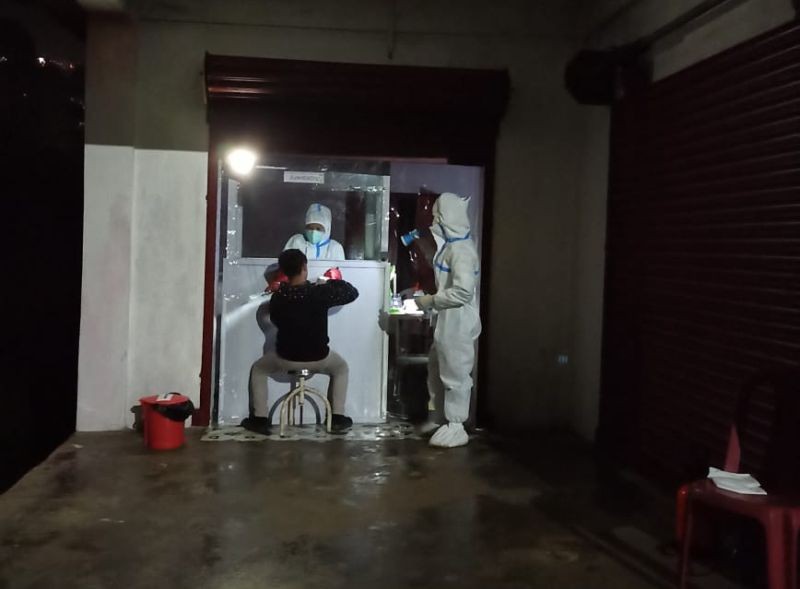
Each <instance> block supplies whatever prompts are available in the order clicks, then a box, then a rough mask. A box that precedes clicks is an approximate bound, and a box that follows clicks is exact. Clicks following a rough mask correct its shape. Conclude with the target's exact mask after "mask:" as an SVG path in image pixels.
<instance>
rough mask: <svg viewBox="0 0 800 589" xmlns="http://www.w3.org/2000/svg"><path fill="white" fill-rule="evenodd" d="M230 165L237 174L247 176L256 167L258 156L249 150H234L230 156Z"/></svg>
mask: <svg viewBox="0 0 800 589" xmlns="http://www.w3.org/2000/svg"><path fill="white" fill-rule="evenodd" d="M228 165H229V166H230V167H231V171H233V172H234V173H235V174H239V175H240V176H246V175H247V174H249V173H250V172H252V171H253V167H254V166H255V165H256V154H255V153H254V152H252V151H250V150H249V149H244V148H238V149H234V150H233V151H231V152H230V153H229V154H228Z"/></svg>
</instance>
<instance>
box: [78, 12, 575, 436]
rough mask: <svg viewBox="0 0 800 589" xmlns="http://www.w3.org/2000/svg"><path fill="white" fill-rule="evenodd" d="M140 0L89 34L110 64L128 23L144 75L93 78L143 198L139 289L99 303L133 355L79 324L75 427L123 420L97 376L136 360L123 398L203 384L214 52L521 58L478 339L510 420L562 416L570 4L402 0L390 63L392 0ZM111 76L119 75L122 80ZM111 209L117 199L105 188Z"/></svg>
mask: <svg viewBox="0 0 800 589" xmlns="http://www.w3.org/2000/svg"><path fill="white" fill-rule="evenodd" d="M133 4H134V6H133V10H132V15H133V16H134V17H135V18H133V19H132V20H131V22H129V23H128V28H129V31H128V33H127V34H126V35H121V34H119V32H118V31H114V30H113V29H114V27H117V26H119V21H116V22H113V21H111V22H106V20H105V18H106V17H100V16H98V17H96V18H95V20H94V26H93V27H92V30H91V31H90V44H89V45H90V53H92V54H93V55H92V56H90V60H92V59H93V60H94V61H95V62H100V63H103V62H104V61H106V59H107V58H106V57H103V56H104V55H105V56H108V55H110V54H113V53H115V52H116V51H117V50H118V49H121V48H122V47H121V45H122V44H124V40H125V39H126V38H135V51H134V53H133V54H132V55H128V56H127V57H126V58H125V59H124V60H123V62H124V63H130V61H131V59H133V60H134V61H135V80H134V81H133V83H131V82H130V81H129V80H128V79H126V77H125V75H124V73H123V74H121V75H120V74H117V73H115V72H109V75H111V76H112V78H111V79H112V82H110V83H109V82H108V79H106V82H105V83H101V82H100V81H98V80H96V81H95V82H96V83H95V84H94V85H90V86H89V88H88V91H89V102H90V105H89V109H90V110H94V111H95V114H96V116H97V118H99V119H102V121H103V123H102V124H97V125H93V126H91V128H90V129H87V135H88V138H87V143H89V144H92V149H94V145H97V144H99V145H101V146H106V145H127V146H130V147H131V148H132V149H133V151H134V158H133V159H134V162H135V165H134V169H135V173H134V176H135V177H134V179H133V188H129V190H128V192H127V193H126V194H129V195H131V196H130V198H131V199H132V201H131V202H130V211H131V212H130V225H129V227H128V231H129V233H130V243H131V250H130V260H129V262H128V266H127V275H126V279H127V280H128V281H129V282H130V300H129V301H127V302H126V301H125V300H123V299H122V298H120V299H119V300H118V301H117V302H116V303H115V304H114V308H113V309H107V310H105V311H104V313H107V314H108V319H109V320H110V321H111V322H113V323H115V324H119V325H122V324H123V323H125V322H126V321H127V324H128V325H129V328H128V331H127V343H128V356H127V364H126V365H125V366H120V365H117V364H108V363H106V362H104V361H101V358H103V357H104V356H103V354H101V353H100V352H104V351H103V350H100V349H99V347H98V345H99V344H100V342H94V341H93V340H92V339H91V337H90V334H89V333H88V332H87V333H86V334H85V336H84V341H83V344H84V345H83V348H82V364H81V367H82V374H83V378H82V380H81V398H82V399H84V400H85V402H84V403H82V405H81V409H80V411H81V413H82V419H81V428H82V429H96V428H107V427H110V426H112V425H116V426H117V427H120V426H123V425H124V420H121V419H120V418H119V410H118V409H115V410H113V411H112V410H111V409H110V406H109V409H108V411H109V415H106V416H103V418H102V419H100V416H99V415H97V412H98V411H100V412H103V411H104V410H103V409H100V408H98V403H100V401H101V399H102V398H104V397H105V396H107V395H111V396H113V397H114V398H115V399H116V398H117V397H118V396H120V395H121V394H122V393H121V392H120V391H119V390H118V389H116V388H115V389H114V390H113V391H112V390H104V389H98V388H97V387H98V386H100V384H101V383H104V382H105V381H107V380H109V379H112V377H113V378H118V374H117V373H118V372H120V371H124V370H127V376H126V377H119V378H118V380H120V382H126V383H127V390H126V391H125V392H124V394H122V396H123V398H124V399H125V401H124V404H126V405H128V406H129V405H131V404H132V403H133V401H134V400H135V398H136V397H138V396H140V395H142V394H146V393H152V392H156V391H160V390H168V389H170V388H180V390H183V391H184V392H186V393H187V394H190V396H192V397H193V398H195V399H197V390H198V386H199V382H198V380H197V374H198V372H199V368H200V337H199V334H200V327H201V323H202V301H203V291H202V284H203V276H202V260H203V255H204V253H203V243H204V233H203V231H204V220H203V215H204V212H205V184H204V182H205V174H206V170H205V166H204V165H203V164H201V160H202V158H203V157H204V153H205V152H206V150H207V149H208V135H207V133H208V130H207V126H206V123H205V105H204V103H203V84H202V77H201V71H202V64H203V56H204V53H205V52H206V51H209V52H212V53H220V54H234V55H251V56H263V57H277V58H291V59H312V60H324V61H340V62H366V63H387V64H388V63H395V64H407V65H428V66H452V67H478V68H508V69H509V70H510V73H511V77H512V84H513V94H512V98H511V104H510V108H509V111H508V115H507V117H506V119H505V121H504V123H503V127H502V131H501V136H500V141H499V145H498V162H497V163H498V169H497V182H496V187H495V188H496V209H495V219H496V227H495V231H494V233H493V235H492V239H493V242H494V243H493V246H494V260H492V264H493V277H494V283H493V284H492V285H491V288H492V293H493V298H494V303H493V307H492V310H491V312H490V315H491V317H490V321H491V324H492V334H493V335H492V339H491V341H490V342H489V345H488V346H487V347H486V348H484V350H486V353H488V354H489V359H490V364H491V368H492V370H491V374H492V377H491V383H490V385H491V395H492V396H491V399H492V407H493V410H494V412H495V413H496V414H497V415H499V416H501V418H502V421H503V422H505V425H510V426H516V427H524V426H529V425H531V424H536V423H538V424H545V423H552V422H560V423H564V422H566V421H567V419H568V413H569V411H568V406H567V404H566V402H567V401H568V400H569V387H570V382H571V380H570V377H569V367H561V368H559V367H558V366H557V364H556V357H557V355H558V354H560V353H569V346H570V335H571V334H570V317H571V314H572V309H571V301H570V292H571V288H572V287H571V284H572V282H571V281H572V271H573V256H574V245H573V242H574V240H573V234H574V231H575V227H574V224H575V215H576V209H575V198H576V194H577V191H578V175H577V173H576V172H577V170H578V164H579V162H580V159H581V155H582V154H581V151H580V149H579V148H578V146H579V145H580V134H581V133H582V129H583V124H584V123H583V122H582V120H581V119H582V113H583V111H582V109H581V108H580V107H578V106H577V105H575V104H573V103H572V101H571V100H570V98H569V97H568V96H567V94H566V93H565V92H564V91H563V90H562V83H561V76H562V69H563V65H564V63H565V61H566V59H567V58H568V57H569V55H570V54H571V53H572V51H573V50H574V49H575V47H576V39H577V37H576V36H575V35H574V34H573V30H572V28H571V27H570V18H571V14H572V13H573V9H574V8H575V7H576V6H577V3H576V2H563V1H556V0H553V1H550V2H537V3H530V2H526V1H524V0H516V1H509V2H503V3H495V4H487V3H483V2H478V1H474V0H473V1H468V2H463V1H461V2H456V1H455V0H452V1H440V2H421V1H420V2H400V3H398V6H399V7H400V10H399V13H398V15H397V21H396V28H397V34H396V43H395V45H394V47H393V59H391V60H390V59H389V57H388V54H389V50H390V45H389V40H390V35H389V27H390V21H391V10H390V7H391V4H392V3H390V2H374V1H368V0H348V1H344V2H338V3H330V2H324V1H322V0H315V1H305V2H293V3H287V2H278V1H272V2H269V1H267V2H260V3H245V2H222V1H212V0H206V1H203V2H188V1H176V2H170V3H169V4H166V3H150V2H141V3H138V4H137V3H133ZM106 29H108V30H106ZM92 39H98V40H100V41H98V42H97V43H93V42H92ZM117 39H119V41H117ZM115 46H117V49H115ZM90 66H91V63H90ZM123 69H124V68H123ZM115 77H116V78H121V79H119V86H118V85H117V84H116V82H114V81H113V80H114V79H115ZM121 87H124V88H126V91H125V92H124V93H123V94H125V95H126V96H130V93H129V92H128V91H127V89H131V90H132V91H133V95H134V96H135V107H134V110H135V114H134V116H133V117H132V119H129V118H127V117H123V119H122V120H120V119H119V118H118V117H117V116H116V108H115V103H117V102H121V100H120V98H119V94H120V92H119V90H120V88H121ZM454 91H457V89H454ZM129 121H132V122H133V127H134V133H133V138H132V139H131V138H130V137H129V133H128V129H127V128H124V129H121V130H115V127H117V126H119V125H120V124H122V126H123V127H126V124H127V122H129ZM87 149H88V148H87ZM99 149H101V150H102V149H106V148H105V147H101V148H99ZM88 165H90V164H89V163H87V166H88ZM119 180H120V181H122V180H123V178H119ZM87 182H88V183H87V192H88V191H91V190H94V191H97V192H98V193H103V192H104V191H108V190H109V189H110V188H111V187H112V186H114V185H115V184H116V181H115V180H111V179H108V178H105V179H104V178H96V177H95V174H94V173H93V172H92V171H91V170H89V169H88V167H87ZM100 206H101V207H103V208H105V209H110V208H111V203H110V202H103V203H100ZM85 246H86V256H87V268H86V274H85V276H84V280H85V284H86V285H87V287H88V288H87V290H92V289H93V288H94V285H99V284H103V283H104V280H105V278H104V276H103V267H102V265H99V266H95V265H94V264H89V263H88V260H89V259H90V258H91V257H92V256H94V255H96V252H98V251H101V250H104V248H105V247H106V245H105V243H104V242H103V241H102V240H101V239H100V235H99V234H96V235H87V239H86V243H85ZM123 273H124V272H123ZM88 304H89V301H87V305H88ZM126 305H127V314H126V313H125V312H124V311H125V307H126ZM501 309H502V311H501ZM112 318H113V320H112ZM124 339H125V338H124V337H123V338H122V340H123V341H124ZM100 374H102V375H104V376H103V378H99V377H98V376H97V375H100Z"/></svg>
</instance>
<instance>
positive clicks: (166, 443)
mask: <svg viewBox="0 0 800 589" xmlns="http://www.w3.org/2000/svg"><path fill="white" fill-rule="evenodd" d="M188 400H189V398H188V397H185V396H184V395H179V394H177V393H173V394H171V395H170V396H169V398H166V399H165V398H164V397H163V396H162V397H159V395H151V396H149V397H142V398H141V399H139V402H140V403H141V404H142V421H143V422H144V444H145V446H147V447H148V448H150V449H151V450H174V449H175V448H180V447H181V446H183V443H184V441H185V436H184V429H185V428H184V425H183V422H182V421H174V420H172V419H170V418H169V417H166V416H164V415H162V414H161V413H159V412H158V411H157V410H156V405H160V406H164V405H179V404H181V403H186V402H187V401H188Z"/></svg>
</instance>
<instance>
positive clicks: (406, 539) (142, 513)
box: [0, 431, 664, 589]
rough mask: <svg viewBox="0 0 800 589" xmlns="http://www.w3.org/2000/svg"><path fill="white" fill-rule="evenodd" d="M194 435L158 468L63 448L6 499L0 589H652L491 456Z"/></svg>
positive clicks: (136, 448)
mask: <svg viewBox="0 0 800 589" xmlns="http://www.w3.org/2000/svg"><path fill="white" fill-rule="evenodd" d="M200 433H201V432H199V431H193V432H192V433H191V434H190V439H189V442H188V445H187V447H185V448H184V449H181V450H178V451H174V452H166V453H150V452H147V451H146V450H145V449H144V448H143V447H142V446H141V440H140V438H138V437H137V436H136V435H135V434H132V433H126V432H119V433H102V434H78V435H76V436H74V437H73V438H72V439H70V440H69V441H68V442H67V443H66V444H64V445H63V446H62V447H61V448H60V449H59V450H58V451H57V452H56V453H55V454H54V455H53V456H51V457H50V459H49V460H48V461H47V462H46V463H44V464H43V465H42V466H40V467H39V468H37V469H35V470H34V471H33V472H31V473H30V474H28V475H27V476H26V477H25V478H24V479H23V480H22V481H20V482H19V483H18V484H17V485H16V486H15V487H14V488H12V489H11V490H10V491H8V492H7V493H6V494H5V495H3V496H0V588H2V589H12V588H13V589H17V588H23V587H24V588H42V589H51V588H59V589H71V588H80V589H100V588H112V587H113V588H115V589H116V588H126V589H139V588H142V589H145V588H147V589H153V588H159V587H165V588H170V589H180V588H184V587H185V588H192V589H203V588H209V589H211V588H214V589H218V588H224V589H244V588H259V589H261V588H270V589H279V588H280V589H301V588H302V589H305V588H311V587H320V588H322V587H324V588H326V589H329V588H331V589H335V588H340V587H341V588H345V587H346V588H350V589H359V588H370V589H374V588H379V589H389V588H394V587H397V588H400V587H402V588H410V587H414V588H428V587H430V588H434V587H436V588H442V587H460V588H473V587H474V588H476V589H477V588H480V589H525V588H539V587H547V588H553V587H567V588H569V587H574V588H576V589H577V588H590V589H604V588H609V589H610V588H614V589H627V588H644V589H646V588H649V587H661V586H664V584H663V583H657V582H656V583H654V582H653V581H652V579H649V578H648V577H647V575H643V574H641V573H640V572H638V571H637V570H636V568H635V567H631V566H630V565H629V564H626V563H625V561H624V559H622V560H621V559H620V558H619V557H618V556H615V555H613V554H611V553H610V552H609V551H608V550H607V549H605V548H604V547H603V545H602V543H597V542H593V541H592V540H591V538H587V536H586V535H584V534H581V533H578V532H576V530H575V527H574V526H573V525H571V524H570V523H569V520H570V517H569V513H570V507H569V505H568V502H569V495H568V494H563V495H561V494H560V493H559V492H554V490H555V489H556V488H555V487H554V486H553V482H552V480H551V481H547V480H546V479H547V477H544V478H542V477H540V476H538V475H537V474H536V473H535V472H534V470H535V469H532V468H531V467H530V465H523V464H521V463H520V462H518V461H515V460H513V459H511V458H510V457H508V454H507V453H506V452H505V451H501V450H499V449H497V448H496V447H494V446H492V445H490V444H489V443H488V442H485V441H480V440H479V441H477V442H475V443H473V444H471V445H470V446H468V447H466V448H460V449H456V450H449V451H445V450H435V449H432V448H430V447H428V446H426V445H425V444H424V443H422V442H420V441H417V440H393V441H382V442H344V441H337V442H331V443H325V444H319V443H313V442H293V443H271V442H263V443H236V442H230V443H202V442H200V441H199V436H200ZM548 468H550V471H548V470H547V469H548ZM543 472H544V473H548V472H549V475H550V476H551V478H552V475H554V474H555V475H557V473H558V472H559V470H558V468H557V466H556V467H555V470H553V465H550V466H548V465H544V466H543ZM556 478H557V476H556ZM576 482H577V481H576ZM560 495H561V496H562V497H563V499H564V501H563V502H560V501H559V496H560ZM576 509H577V507H576ZM550 512H552V513H550Z"/></svg>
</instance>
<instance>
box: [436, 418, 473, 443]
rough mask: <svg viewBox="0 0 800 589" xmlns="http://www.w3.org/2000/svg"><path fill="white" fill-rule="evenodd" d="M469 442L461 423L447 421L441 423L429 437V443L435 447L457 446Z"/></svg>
mask: <svg viewBox="0 0 800 589" xmlns="http://www.w3.org/2000/svg"><path fill="white" fill-rule="evenodd" d="M468 443H469V436H468V435H467V432H466V430H465V429H464V424H463V423H448V424H446V425H443V426H442V427H440V428H439V429H438V430H436V433H435V434H433V437H432V438H431V441H430V445H431V446H436V447H437V448H457V447H459V446H466V445H467V444H468Z"/></svg>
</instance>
